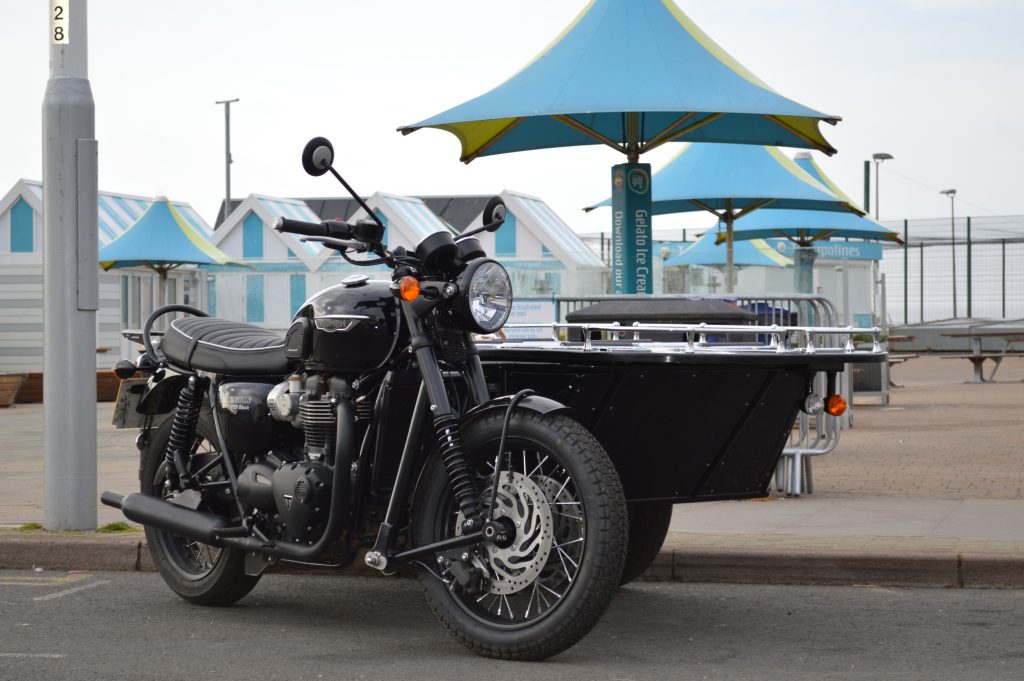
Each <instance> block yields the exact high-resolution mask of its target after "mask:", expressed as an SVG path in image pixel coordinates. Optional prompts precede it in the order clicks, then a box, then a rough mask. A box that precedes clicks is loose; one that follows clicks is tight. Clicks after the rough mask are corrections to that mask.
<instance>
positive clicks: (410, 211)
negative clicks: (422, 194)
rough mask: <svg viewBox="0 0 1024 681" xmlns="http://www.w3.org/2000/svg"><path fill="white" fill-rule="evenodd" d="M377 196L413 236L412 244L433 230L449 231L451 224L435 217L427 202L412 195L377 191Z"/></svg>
mask: <svg viewBox="0 0 1024 681" xmlns="http://www.w3.org/2000/svg"><path fill="white" fill-rule="evenodd" d="M377 196H379V197H380V199H381V200H382V201H383V202H384V203H385V204H386V205H387V207H388V208H390V209H391V210H393V211H394V212H395V213H396V214H397V215H398V216H399V217H400V218H401V219H402V223H403V226H404V227H406V228H407V229H408V231H409V232H411V233H412V235H413V236H415V239H414V243H413V245H415V244H417V243H419V242H420V241H422V240H423V239H425V238H427V237H428V236H430V235H431V234H433V233H434V232H450V231H452V228H451V225H449V224H448V223H447V222H445V221H444V220H442V219H441V218H439V217H437V215H436V214H435V213H434V211H432V210H430V209H429V208H427V204H425V203H423V201H422V200H420V199H418V198H416V197H414V196H398V195H397V194H385V193H383V192H378V193H377Z"/></svg>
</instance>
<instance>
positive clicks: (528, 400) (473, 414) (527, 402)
mask: <svg viewBox="0 0 1024 681" xmlns="http://www.w3.org/2000/svg"><path fill="white" fill-rule="evenodd" d="M512 397H513V395H503V396H502V397H495V398H494V399H493V400H489V401H487V402H484V403H483V404H481V405H478V406H476V407H473V408H472V409H470V410H469V411H467V412H466V413H465V414H463V416H462V419H461V426H462V427H463V428H465V427H466V426H468V425H469V424H470V423H472V422H474V421H476V420H477V419H479V418H480V417H482V416H483V415H484V414H488V413H490V412H492V411H495V410H501V411H505V410H507V409H508V405H509V402H511V401H512ZM516 409H525V410H527V411H532V412H535V413H537V414H541V415H543V414H572V409H571V408H569V407H567V406H565V405H564V404H562V403H561V402H559V401H557V400H553V399H551V398H550V397H543V396H542V395H527V396H526V397H524V398H523V399H521V400H520V401H519V402H518V403H517V404H516Z"/></svg>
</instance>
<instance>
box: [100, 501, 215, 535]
mask: <svg viewBox="0 0 1024 681" xmlns="http://www.w3.org/2000/svg"><path fill="white" fill-rule="evenodd" d="M100 501H101V502H103V503H104V504H105V505H107V506H113V507H114V508H119V509H121V512H122V513H124V516H125V517H126V518H128V520H134V521H135V522H137V523H141V524H143V525H146V526H148V527H155V528H156V529H158V530H163V531H164V532H170V533H171V534H174V535H177V536H179V537H184V538H186V539H195V540H197V541H201V542H203V543H204V544H210V545H212V546H224V541H223V533H224V532H225V531H226V530H229V529H230V528H231V523H230V521H229V520H228V519H227V518H225V517H223V516H219V515H214V514H212V513H206V512H204V511H193V510H191V509H188V508H183V507H181V506H176V505H175V504H172V503H171V502H169V501H164V500H163V499H160V498H158V497H152V496H149V495H148V494H139V493H135V494H129V495H127V496H125V495H124V494H118V493H117V492H104V493H103V494H101V495H100Z"/></svg>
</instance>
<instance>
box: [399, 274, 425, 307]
mask: <svg viewBox="0 0 1024 681" xmlns="http://www.w3.org/2000/svg"><path fill="white" fill-rule="evenodd" d="M398 295H400V296H401V297H402V300H404V301H405V302H407V303H411V302H412V301H414V300H416V298H417V297H419V295H420V282H419V281H418V280H417V279H416V277H402V280H401V281H400V282H398Z"/></svg>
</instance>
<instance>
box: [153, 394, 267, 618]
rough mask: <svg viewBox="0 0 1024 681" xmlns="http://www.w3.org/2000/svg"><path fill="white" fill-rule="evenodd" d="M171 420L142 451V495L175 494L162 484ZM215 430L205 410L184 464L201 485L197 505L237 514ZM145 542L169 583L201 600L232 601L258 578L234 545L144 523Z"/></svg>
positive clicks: (185, 595) (199, 602) (181, 593)
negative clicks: (249, 571) (209, 542)
mask: <svg viewBox="0 0 1024 681" xmlns="http://www.w3.org/2000/svg"><path fill="white" fill-rule="evenodd" d="M173 421H174V415H173V414H171V415H170V416H168V417H167V419H165V420H164V422H163V423H162V424H160V426H159V427H157V428H156V430H155V431H153V432H152V433H151V435H150V437H149V440H148V442H147V443H146V447H145V449H143V451H142V470H141V474H140V475H141V479H142V493H143V494H150V495H153V496H157V497H162V498H168V497H169V496H171V493H170V492H169V490H168V489H167V488H166V487H165V485H164V482H165V481H166V479H167V466H168V464H167V462H166V461H165V455H164V452H165V450H166V448H167V441H168V439H170V435H171V425H172V422H173ZM216 432H217V431H216V428H215V426H214V423H213V417H212V415H211V414H210V412H209V410H207V409H204V410H203V411H202V412H201V413H200V416H199V422H198V424H197V425H196V434H195V439H194V440H193V442H192V447H191V450H190V452H189V455H188V457H187V463H186V465H187V467H188V471H189V473H191V474H192V475H193V476H195V478H196V480H197V482H198V484H199V485H200V487H201V488H202V498H203V503H202V505H201V506H200V507H199V510H202V511H207V512H210V513H217V514H220V515H225V516H227V517H236V516H237V515H238V509H237V507H236V505H235V501H234V497H232V496H230V495H229V494H227V493H226V492H229V491H230V489H231V488H230V485H229V484H228V476H227V471H226V470H225V468H224V464H223V459H221V452H220V448H219V447H218V446H217V444H216V443H217V435H216ZM146 545H147V546H148V547H149V554H150V556H151V557H152V558H153V563H154V565H156V569H157V570H158V571H159V572H160V576H161V577H163V580H164V582H166V583H167V586H169V587H171V590H172V591H174V593H176V594H178V595H179V596H181V597H182V598H184V599H185V600H187V601H190V602H192V603H195V604H197V605H212V606H222V605H231V604H232V603H234V602H235V601H237V600H239V599H240V598H242V597H243V596H245V595H246V594H248V593H249V592H250V591H252V589H253V587H255V586H256V583H257V582H258V581H259V580H260V578H259V577H258V576H257V577H251V576H249V575H246V574H245V556H244V554H242V553H241V552H239V551H235V550H233V549H227V548H218V547H215V546H209V545H207V544H203V543H202V542H199V541H196V540H193V539H185V538H183V537H178V536H175V535H173V534H170V533H169V532H164V531H163V530H158V529H155V528H152V527H147V528H146Z"/></svg>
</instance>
